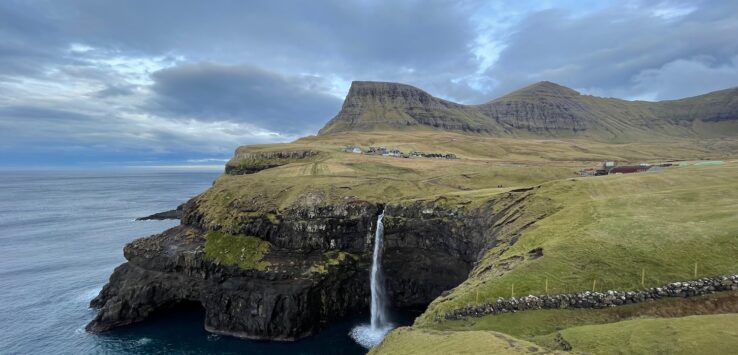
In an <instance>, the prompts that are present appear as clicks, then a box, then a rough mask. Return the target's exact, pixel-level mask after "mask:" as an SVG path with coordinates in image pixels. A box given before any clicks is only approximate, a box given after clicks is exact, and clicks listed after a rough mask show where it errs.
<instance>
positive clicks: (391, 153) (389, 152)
mask: <svg viewBox="0 0 738 355" xmlns="http://www.w3.org/2000/svg"><path fill="white" fill-rule="evenodd" d="M343 151H344V152H348V153H356V154H362V153H363V154H370V155H381V156H385V157H398V158H434V159H449V160H450V159H456V154H453V153H432V152H431V153H429V152H419V151H412V152H410V153H403V152H402V151H400V150H399V149H396V148H392V149H387V148H386V147H371V146H370V147H369V148H368V149H367V150H366V151H364V150H362V149H361V147H360V146H357V145H347V146H346V147H345V148H344V149H343Z"/></svg>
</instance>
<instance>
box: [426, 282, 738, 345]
mask: <svg viewBox="0 0 738 355" xmlns="http://www.w3.org/2000/svg"><path fill="white" fill-rule="evenodd" d="M720 313H738V292H722V293H716V294H711V295H705V296H700V297H694V298H668V299H663V300H660V301H658V302H647V303H637V304H629V305H624V306H620V307H611V308H603V309H555V310H554V309H546V310H538V311H531V312H519V313H506V314H500V315H487V316H484V317H479V318H474V319H468V320H459V321H446V322H443V323H440V324H436V325H434V326H433V327H432V329H435V330H444V331H470V330H492V331H497V332H503V333H506V334H509V335H512V336H514V337H517V338H520V339H526V340H532V341H538V340H540V337H541V336H545V335H547V334H550V333H554V332H556V331H559V330H562V329H566V328H571V327H576V326H582V325H593V324H604V323H613V322H619V321H624V320H629V319H636V318H674V317H684V316H690V315H709V314H720ZM420 328H422V329H429V328H426V327H419V329H420Z"/></svg>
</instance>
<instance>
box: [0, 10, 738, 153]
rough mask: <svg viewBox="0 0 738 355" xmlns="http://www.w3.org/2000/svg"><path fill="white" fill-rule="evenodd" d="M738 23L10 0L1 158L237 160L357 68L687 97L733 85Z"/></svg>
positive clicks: (487, 87)
mask: <svg viewBox="0 0 738 355" xmlns="http://www.w3.org/2000/svg"><path fill="white" fill-rule="evenodd" d="M735 33H738V3H736V2H729V1H724V2H722V1H721V2H715V1H680V0H665V1H658V2H652V1H645V0H630V1H626V2H623V1H615V0H609V1H601V2H597V3H596V4H594V5H592V4H590V5H588V6H583V5H582V3H581V2H580V1H573V0H558V1H545V2H540V1H512V0H510V1H503V2H484V1H474V0H469V1H460V2H458V1H457V2H452V1H420V0H406V1H391V2H374V1H358V2H346V1H343V0H327V1H320V2H314V1H300V0H298V1H292V2H289V3H284V2H275V1H248V2H239V1H224V2H215V3H213V2H202V1H195V0H170V1H166V0H163V1H153V2H152V1H144V0H130V1H125V2H123V1H96V0H59V1H43V0H28V1H2V2H0V92H2V93H3V95H0V156H1V157H2V159H0V165H2V164H4V163H6V161H7V160H10V159H11V158H9V157H14V158H12V159H15V161H22V158H20V157H23V159H29V157H31V159H36V160H37V161H40V162H42V161H54V160H55V158H53V156H54V154H57V155H58V154H62V155H63V156H61V155H58V159H60V160H63V161H74V160H75V159H78V160H80V161H81V160H90V159H93V160H94V159H98V158H95V157H96V156H100V157H101V158H99V159H109V160H136V161H156V160H157V159H160V160H166V161H169V160H173V159H176V160H178V161H179V162H181V163H187V160H199V159H225V158H227V157H228V156H229V155H230V154H231V153H232V151H233V149H235V148H236V147H237V146H238V145H241V144H256V143H271V142H284V141H288V140H292V139H295V138H296V137H298V136H301V135H304V134H310V133H315V132H316V131H317V130H318V128H320V127H321V126H322V125H323V123H324V122H326V121H327V120H328V119H330V118H331V117H332V116H334V115H335V113H336V112H337V111H338V109H339V108H340V102H341V99H342V98H343V96H344V95H345V94H346V92H347V90H348V87H349V85H350V82H351V81H352V80H385V81H397V82H404V83H408V84H411V85H415V86H418V87H420V88H422V89H424V90H426V91H428V92H430V93H432V94H434V95H437V96H440V97H443V98H447V99H451V100H454V101H459V102H465V103H479V102H484V101H487V100H489V99H492V98H494V97H497V96H500V95H503V94H506V93H508V92H509V91H512V90H515V89H517V88H520V87H522V86H524V85H527V84H530V83H532V82H536V81H540V80H551V81H555V82H558V83H561V84H564V85H567V86H570V87H573V88H575V89H577V90H580V91H583V92H585V93H590V94H598V95H604V96H614V97H621V98H645V99H668V98H679V97H684V96H691V95H696V94H701V93H704V92H705V91H710V90H716V89H721V88H725V87H729V86H736V85H738V78H737V77H736V67H737V66H738V64H737V63H736V58H738V42H736V41H735V40H734V39H733V37H735ZM61 152H64V153H61ZM99 159H98V160H99Z"/></svg>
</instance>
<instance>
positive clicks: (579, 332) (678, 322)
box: [538, 314, 738, 355]
mask: <svg viewBox="0 0 738 355" xmlns="http://www.w3.org/2000/svg"><path fill="white" fill-rule="evenodd" d="M554 336H555V335H554V334H551V335H548V336H545V337H541V338H539V339H538V342H539V343H546V344H549V345H551V346H554V345H555V342H554V341H553V338H554ZM561 336H562V337H563V338H564V339H565V340H566V341H567V342H568V343H569V344H571V347H572V350H574V351H583V352H587V353H590V354H685V355H686V354H735V352H736V349H738V314H717V315H707V316H690V317H683V318H671V319H634V320H628V321H623V322H617V323H611V324H602V325H586V326H581V327H573V328H568V329H564V330H563V331H561Z"/></svg>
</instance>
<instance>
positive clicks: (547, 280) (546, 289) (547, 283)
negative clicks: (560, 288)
mask: <svg viewBox="0 0 738 355" xmlns="http://www.w3.org/2000/svg"><path fill="white" fill-rule="evenodd" d="M546 294H548V277H547V278H546Z"/></svg>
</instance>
